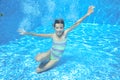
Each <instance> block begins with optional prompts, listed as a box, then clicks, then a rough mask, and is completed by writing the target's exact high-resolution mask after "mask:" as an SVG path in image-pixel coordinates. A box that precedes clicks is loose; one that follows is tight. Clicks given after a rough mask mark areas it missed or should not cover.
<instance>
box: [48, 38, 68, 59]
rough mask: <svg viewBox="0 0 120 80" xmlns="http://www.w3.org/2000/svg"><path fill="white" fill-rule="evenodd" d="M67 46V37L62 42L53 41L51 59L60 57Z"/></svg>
mask: <svg viewBox="0 0 120 80" xmlns="http://www.w3.org/2000/svg"><path fill="white" fill-rule="evenodd" d="M65 46H66V39H65V40H64V41H61V42H57V41H53V46H52V48H51V55H50V59H51V60H58V59H60V58H61V56H62V54H63V52H64V49H65Z"/></svg>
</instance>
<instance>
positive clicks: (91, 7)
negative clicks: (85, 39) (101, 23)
mask: <svg viewBox="0 0 120 80" xmlns="http://www.w3.org/2000/svg"><path fill="white" fill-rule="evenodd" d="M94 8H95V7H94V6H89V8H88V12H87V13H86V14H85V15H84V16H83V17H82V18H80V19H79V20H78V21H76V22H75V23H74V24H73V25H72V26H71V27H70V28H68V29H67V30H66V32H67V33H68V32H70V31H71V30H73V29H74V28H76V27H77V26H78V25H79V24H80V23H81V22H82V21H83V20H84V19H85V18H86V17H87V16H89V15H90V14H91V13H93V12H94Z"/></svg>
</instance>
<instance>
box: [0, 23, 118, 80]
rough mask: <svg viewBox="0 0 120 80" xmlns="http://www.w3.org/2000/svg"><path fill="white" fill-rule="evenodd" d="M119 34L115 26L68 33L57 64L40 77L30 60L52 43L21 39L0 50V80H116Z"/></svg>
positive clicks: (88, 27) (88, 25)
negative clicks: (63, 50) (62, 52)
mask: <svg viewBox="0 0 120 80" xmlns="http://www.w3.org/2000/svg"><path fill="white" fill-rule="evenodd" d="M66 26H67V25H66ZM41 28H43V27H38V28H36V29H35V30H34V32H39V31H40V30H41ZM42 31H43V33H45V32H47V31H48V32H53V30H51V28H43V29H42ZM119 32H120V26H118V25H110V24H103V25H100V24H91V23H82V24H80V25H79V26H78V27H77V28H76V29H75V30H73V31H72V32H71V33H69V35H68V37H67V47H66V49H65V52H64V54H63V57H62V58H61V60H60V62H59V63H58V64H57V65H56V66H55V67H54V68H52V69H50V70H48V71H46V72H43V73H40V74H37V73H36V72H35V69H36V67H37V66H38V64H39V63H38V62H36V61H35V59H34V58H35V56H36V55H37V54H38V53H39V52H44V51H47V50H49V49H50V48H51V46H52V43H51V42H52V40H51V39H49V38H47V39H45V38H41V37H32V36H22V37H21V38H20V39H16V40H15V41H11V42H9V43H8V44H5V45H1V46H0V80H120V74H119V73H120V55H119V53H120V37H119V36H120V34H119Z"/></svg>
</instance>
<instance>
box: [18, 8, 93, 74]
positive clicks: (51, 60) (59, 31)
mask: <svg viewBox="0 0 120 80" xmlns="http://www.w3.org/2000/svg"><path fill="white" fill-rule="evenodd" d="M93 11H94V6H90V7H89V9H88V12H87V14H85V15H84V16H83V17H82V18H80V19H79V20H78V21H77V22H76V23H75V24H74V25H72V26H71V27H70V28H68V29H66V30H64V21H63V20H62V19H58V20H55V22H54V29H55V33H53V34H35V33H30V32H26V31H25V30H24V29H21V30H19V32H20V34H21V35H32V36H40V37H49V38H52V39H53V46H52V48H51V49H50V50H49V51H47V52H45V53H40V54H38V55H37V56H36V58H35V59H36V61H38V62H41V64H40V66H38V68H37V69H36V72H37V73H40V72H43V71H45V70H48V69H50V68H52V67H53V66H54V65H55V64H56V63H57V62H58V61H59V60H60V58H61V56H62V54H63V52H64V49H65V46H66V37H67V34H68V32H70V31H71V30H73V29H74V28H75V27H76V26H77V25H79V24H80V23H81V22H82V21H83V20H84V19H85V18H86V17H87V16H89V15H90V14H91V13H93Z"/></svg>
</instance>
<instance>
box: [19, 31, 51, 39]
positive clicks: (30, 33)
mask: <svg viewBox="0 0 120 80" xmlns="http://www.w3.org/2000/svg"><path fill="white" fill-rule="evenodd" d="M18 32H19V33H20V34H21V35H31V36H40V37H52V34H36V33H32V32H26V31H25V30H24V29H19V30H18Z"/></svg>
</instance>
